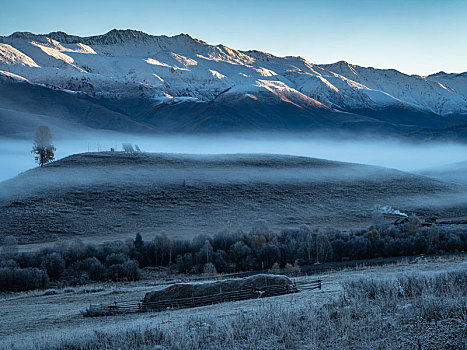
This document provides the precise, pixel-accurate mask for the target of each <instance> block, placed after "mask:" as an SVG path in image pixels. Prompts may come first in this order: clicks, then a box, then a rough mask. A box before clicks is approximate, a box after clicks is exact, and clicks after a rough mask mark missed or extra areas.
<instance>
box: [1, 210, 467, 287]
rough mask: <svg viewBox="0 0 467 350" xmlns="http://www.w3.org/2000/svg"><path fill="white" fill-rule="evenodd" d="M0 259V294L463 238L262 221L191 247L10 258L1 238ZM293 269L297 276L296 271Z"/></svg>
mask: <svg viewBox="0 0 467 350" xmlns="http://www.w3.org/2000/svg"><path fill="white" fill-rule="evenodd" d="M2 251H3V254H2V257H1V259H0V291H7V290H13V291H19V290H28V289H38V288H47V287H48V286H49V285H51V283H52V284H54V285H55V284H62V285H77V284H85V283H88V282H90V281H108V280H113V281H120V280H130V281H133V280H138V279H139V278H140V273H141V268H145V267H164V268H165V270H166V271H167V272H168V273H173V274H176V273H182V274H201V273H206V274H216V273H232V272H241V271H253V270H270V269H272V268H274V271H277V268H278V267H290V266H295V267H298V266H300V265H309V264H315V263H324V262H338V261H345V260H360V259H368V258H375V257H398V256H409V255H418V254H437V253H441V252H460V251H467V231H466V230H465V229H463V228H459V227H455V226H452V227H449V226H442V227H441V226H436V225H433V226H431V227H423V226H422V225H421V222H420V220H419V219H418V218H417V217H415V216H412V217H410V218H409V220H408V221H407V222H406V223H405V224H403V225H400V226H394V225H385V224H379V225H378V224H375V225H372V226H371V227H370V228H369V229H367V230H357V231H351V232H350V233H343V232H341V231H339V230H334V229H327V230H319V229H311V228H309V227H307V226H303V227H300V228H296V229H287V230H283V231H281V232H280V233H275V232H274V231H272V230H270V229H269V228H268V226H267V225H266V224H265V223H264V222H259V223H257V224H256V225H255V226H254V227H253V229H252V230H251V231H250V232H247V233H245V232H242V231H236V232H227V231H224V232H220V233H218V234H216V235H214V236H207V235H198V236H196V237H194V238H193V239H192V240H188V239H185V240H184V239H170V238H169V237H168V236H167V235H165V234H159V235H157V236H156V237H155V238H154V239H152V240H147V241H145V240H143V239H142V237H141V235H140V234H136V237H135V239H134V240H127V241H125V242H122V241H115V242H109V243H104V244H101V245H93V244H83V243H82V242H81V241H79V240H75V241H73V242H71V243H63V244H61V245H58V246H55V247H53V248H47V249H42V250H40V251H37V252H33V253H17V251H16V250H15V239H14V237H11V236H10V237H7V238H6V239H5V242H4V245H3V250H2ZM296 270H297V269H296Z"/></svg>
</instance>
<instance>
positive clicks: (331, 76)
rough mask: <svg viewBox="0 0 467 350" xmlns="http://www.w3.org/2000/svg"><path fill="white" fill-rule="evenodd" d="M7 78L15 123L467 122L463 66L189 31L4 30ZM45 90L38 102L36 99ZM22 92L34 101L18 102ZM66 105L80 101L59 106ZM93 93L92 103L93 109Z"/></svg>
mask: <svg viewBox="0 0 467 350" xmlns="http://www.w3.org/2000/svg"><path fill="white" fill-rule="evenodd" d="M0 78H1V79H0V89H3V91H7V90H12V89H16V91H17V92H16V93H15V95H12V94H11V93H10V94H7V95H9V96H10V97H7V96H1V97H0V117H2V118H7V119H8V120H9V121H11V123H10V124H9V125H10V129H11V130H14V129H15V128H16V127H15V125H14V120H20V119H21V118H19V117H17V116H15V113H23V115H24V114H28V120H29V121H30V122H31V123H32V124H34V120H35V118H36V117H34V116H31V115H30V114H34V115H41V116H43V117H44V116H45V117H50V118H52V117H53V118H57V119H61V120H62V121H63V122H70V121H72V122H73V123H76V124H82V125H84V126H86V127H91V128H95V127H96V125H98V127H100V128H104V129H112V130H119V129H121V128H122V123H123V124H125V127H124V129H131V130H133V129H138V130H139V129H140V128H143V129H144V128H145V126H147V128H148V129H147V131H148V132H152V131H154V130H159V131H161V132H199V131H201V132H204V131H207V132H213V131H215V132H219V131H226V132H228V131H244V130H264V129H270V130H288V131H292V130H301V131H305V130H310V131H311V130H318V129H319V130H321V129H323V130H324V129H328V130H333V129H336V128H339V129H344V130H352V131H356V130H364V131H368V130H379V131H382V132H387V133H400V132H404V133H406V132H414V130H418V129H420V128H425V129H426V128H428V129H429V130H431V128H435V129H436V130H437V131H438V132H439V130H440V129H442V128H452V127H453V126H456V125H462V124H467V117H466V116H467V73H461V74H446V73H443V72H440V73H437V74H433V75H430V76H427V77H422V76H418V75H406V74H403V73H401V72H398V71H396V70H393V69H389V70H386V69H375V68H365V67H360V66H356V65H352V64H349V63H347V62H337V63H333V64H326V65H316V64H313V63H310V62H308V61H307V60H306V59H304V58H302V57H276V56H274V55H271V54H268V53H265V52H260V51H239V50H234V49H231V48H229V47H226V46H224V45H216V46H214V45H209V44H207V43H205V42H203V41H200V40H197V39H194V38H192V37H190V36H189V35H186V34H180V35H176V36H173V37H167V36H153V35H149V34H146V33H143V32H139V31H135V30H112V31H110V32H108V33H107V34H104V35H98V36H91V37H78V36H73V35H68V34H66V33H63V32H53V33H49V34H46V35H37V34H32V33H24V32H22V33H14V34H12V35H10V36H6V37H0ZM13 85H15V87H14V88H13V87H12V86H13ZM47 89H48V90H52V91H47V92H45V91H46V90H47ZM21 91H23V92H21ZM41 94H42V95H41ZM63 94H67V95H68V97H67V98H65V100H68V102H66V103H65V102H64V101H63V100H64V98H63V96H64V95H63ZM2 95H3V94H2ZM21 95H24V96H21ZM44 95H50V96H49V99H50V101H49V102H45V100H44V98H45V97H44ZM52 95H56V96H52ZM15 96H16V97H15ZM38 96H42V102H41V103H39V102H37V101H36V106H35V107H34V104H35V100H40V99H39V98H38ZM25 98H26V99H28V101H29V103H28V104H27V105H28V106H29V107H30V108H26V107H25V104H24V103H21V101H22V99H25ZM70 99H72V100H73V103H71V102H70V101H69V100H70ZM76 101H78V102H76ZM44 103H46V104H48V103H50V104H53V105H54V106H55V107H54V108H55V110H53V109H54V108H49V109H48V110H47V109H44V107H43V105H44ZM70 103H71V104H72V105H74V104H75V103H78V104H79V105H80V106H82V108H81V109H80V108H78V112H77V113H74V112H73V110H70V111H69V113H68V114H67V115H66V116H63V115H61V114H60V113H59V112H60V110H63V109H66V108H67V105H69V104H70ZM88 103H90V104H91V105H92V106H94V107H95V108H91V109H90V110H91V112H90V113H91V114H88V115H86V113H85V112H83V110H82V109H84V110H85V109H86V108H85V107H84V105H86V104H88ZM62 105H63V106H62ZM96 106H99V107H98V108H97V107H96ZM96 108H97V109H99V112H96V114H95V115H94V114H93V112H92V111H93V110H95V109H96ZM68 109H70V108H68ZM79 111H81V112H79ZM83 113H84V114H83ZM99 115H101V117H100V116H99ZM116 115H118V117H116ZM15 118H16V119H15ZM99 118H101V119H102V121H96V120H95V119H99ZM113 118H117V120H118V122H116V123H112V120H113ZM36 119H37V118H36ZM64 119H65V120H64ZM11 130H8V131H6V130H0V131H1V132H2V133H4V134H5V133H6V134H8V133H10V132H11ZM429 130H428V133H429V132H430V131H429ZM461 134H462V132H461ZM461 136H462V135H461Z"/></svg>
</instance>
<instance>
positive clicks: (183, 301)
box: [84, 280, 321, 316]
mask: <svg viewBox="0 0 467 350" xmlns="http://www.w3.org/2000/svg"><path fill="white" fill-rule="evenodd" d="M314 289H321V280H315V281H310V282H298V283H294V284H291V285H273V286H264V287H260V288H250V289H245V290H236V291H231V292H222V291H221V290H220V291H219V293H216V294H212V295H203V296H199V297H190V298H179V299H168V300H157V301H153V302H144V303H143V302H142V301H119V302H114V303H112V304H91V305H90V306H89V308H88V309H87V310H86V312H85V313H84V316H104V315H112V314H116V313H134V312H148V311H163V310H167V309H181V308H191V307H197V306H203V305H209V304H217V303H222V302H228V301H237V300H246V299H254V298H265V297H272V296H277V295H284V294H289V293H297V292H300V291H302V290H314Z"/></svg>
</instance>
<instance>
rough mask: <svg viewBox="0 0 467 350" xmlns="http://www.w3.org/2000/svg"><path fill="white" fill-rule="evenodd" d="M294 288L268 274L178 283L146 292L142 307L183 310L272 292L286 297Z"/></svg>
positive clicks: (287, 279)
mask: <svg viewBox="0 0 467 350" xmlns="http://www.w3.org/2000/svg"><path fill="white" fill-rule="evenodd" d="M293 286H294V285H293V282H292V281H291V280H290V278H288V277H286V276H278V275H265V274H264V275H263V274H261V275H254V276H250V277H247V278H241V279H230V280H222V281H216V282H200V283H178V284H174V285H171V286H169V287H167V288H165V289H162V290H158V291H154V292H149V293H146V295H145V296H144V299H143V307H149V308H160V309H161V308H164V307H165V306H167V307H168V306H170V305H174V306H175V305H176V304H177V305H178V306H181V307H183V306H188V305H189V306H196V305H203V304H207V303H214V302H220V301H223V300H224V299H228V300H237V299H238V300H240V299H248V298H254V297H257V296H259V295H261V296H262V295H263V293H266V294H267V293H268V292H272V291H273V290H274V293H271V295H273V294H274V295H277V294H285V293H288V292H289V293H290V292H292V291H294V290H295V289H294V288H293ZM279 291H283V293H280V292H279ZM237 292H238V293H237ZM258 293H260V294H258ZM226 296H228V297H226ZM265 296H266V295H265Z"/></svg>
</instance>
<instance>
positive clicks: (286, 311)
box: [14, 266, 467, 350]
mask: <svg viewBox="0 0 467 350" xmlns="http://www.w3.org/2000/svg"><path fill="white" fill-rule="evenodd" d="M463 267H465V266H463ZM466 286H467V270H466V269H465V268H463V269H456V270H451V271H447V272H429V273H422V272H418V273H410V274H402V275H399V276H394V277H388V278H384V277H381V278H378V277H361V276H360V277H357V278H352V279H348V280H345V281H344V282H342V288H343V293H340V294H339V295H338V296H336V297H334V298H332V299H331V300H330V302H328V303H326V304H324V305H323V304H321V305H318V304H316V303H313V302H312V301H311V300H309V302H306V301H305V302H301V303H278V302H271V303H263V304H260V305H258V306H256V307H253V308H251V309H250V310H248V311H245V312H242V313H234V314H233V315H228V316H225V317H220V318H214V317H209V314H206V315H203V316H196V317H191V318H188V319H187V320H185V321H183V322H182V323H181V324H174V323H172V324H160V323H159V324H157V323H151V322H147V321H146V322H144V323H143V322H141V323H139V324H135V325H132V326H128V327H127V328H124V329H116V328H114V329H107V330H104V331H93V330H87V331H86V330H85V331H82V332H81V333H74V334H65V333H63V334H60V335H59V336H57V337H50V338H47V339H45V338H44V339H35V340H31V341H29V342H23V343H21V344H15V346H14V348H35V349H82V350H85V349H86V350H87V349H193V350H195V349H232V350H233V349H235V350H236V349H437V350H439V349H462V346H465V344H466V343H467V332H466V328H467V287H466ZM275 300H277V301H279V300H280V299H275Z"/></svg>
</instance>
